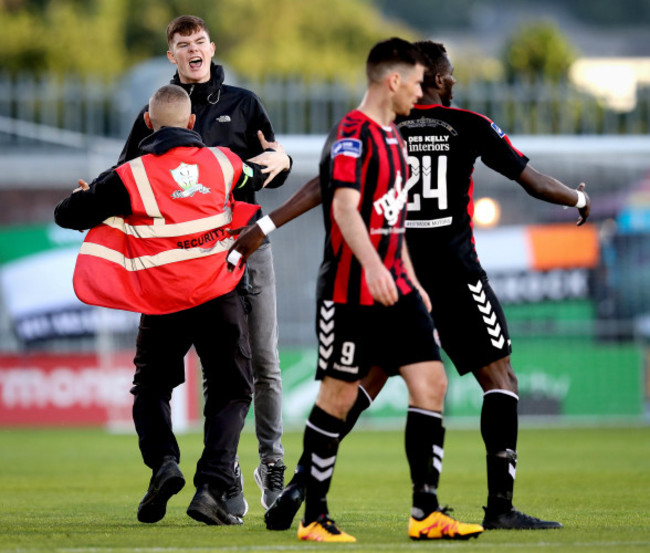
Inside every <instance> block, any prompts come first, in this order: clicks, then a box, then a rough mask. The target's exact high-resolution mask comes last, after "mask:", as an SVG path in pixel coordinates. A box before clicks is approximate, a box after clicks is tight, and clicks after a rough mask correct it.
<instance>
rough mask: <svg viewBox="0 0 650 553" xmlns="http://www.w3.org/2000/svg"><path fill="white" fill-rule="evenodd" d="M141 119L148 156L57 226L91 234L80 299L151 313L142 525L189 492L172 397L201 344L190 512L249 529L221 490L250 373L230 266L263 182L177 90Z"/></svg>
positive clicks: (139, 374)
mask: <svg viewBox="0 0 650 553" xmlns="http://www.w3.org/2000/svg"><path fill="white" fill-rule="evenodd" d="M144 119H145V122H146V124H147V126H149V127H150V128H152V129H153V130H154V133H153V134H151V135H150V136H149V137H147V138H146V139H145V140H143V141H142V142H141V144H140V147H141V149H142V150H143V151H145V152H147V154H146V155H143V156H142V157H139V158H136V159H133V160H131V161H130V162H128V163H125V164H123V165H120V166H119V167H117V168H115V169H114V170H111V171H108V172H104V173H103V174H102V175H101V176H100V177H99V178H98V179H97V180H95V181H94V182H92V183H91V184H90V186H89V185H87V184H86V183H85V182H84V181H83V180H80V181H79V184H80V188H77V189H76V190H75V191H74V192H73V193H72V194H71V195H70V196H68V197H67V198H66V199H64V200H63V201H61V202H60V203H59V205H57V207H56V209H55V212H54V219H55V221H56V223H57V224H58V225H59V226H61V227H64V228H71V229H76V230H85V229H91V230H90V231H89V232H88V234H87V236H86V238H85V240H84V243H83V245H82V247H81V250H80V253H79V256H78V258H77V263H76V266H75V272H74V277H73V284H74V288H75V292H76V294H77V296H78V297H79V299H81V300H82V301H83V302H85V303H88V304H91V305H99V306H103V307H110V308H115V309H124V310H128V311H136V312H139V313H142V315H141V319H140V327H139V331H138V337H137V344H136V355H135V359H134V362H135V367H136V370H135V376H134V380H133V384H134V386H133V388H132V389H131V393H132V394H133V395H134V398H135V399H134V405H133V420H134V423H135V428H136V431H137V434H138V441H139V446H140V451H141V453H142V457H143V459H144V462H145V464H146V465H147V466H148V467H149V468H151V469H152V477H151V480H150V483H149V489H148V490H147V493H146V495H145V496H144V498H143V499H142V501H141V502H140V504H139V506H138V520H139V521H141V522H148V523H153V522H157V521H159V520H161V519H162V518H163V517H164V516H165V512H166V507H167V501H168V500H169V498H170V497H171V496H172V495H174V494H176V493H178V492H179V491H180V490H181V488H182V487H183V486H184V484H185V479H184V477H183V474H182V473H181V471H180V469H179V466H178V463H179V461H180V450H179V447H178V443H177V441H176V438H175V436H174V433H173V431H172V424H171V408H170V400H171V396H172V391H173V389H174V388H175V387H176V386H178V385H179V384H181V383H182V382H183V381H184V379H185V375H184V364H183V359H184V356H185V355H186V354H187V352H188V351H189V349H190V347H191V346H192V345H194V346H195V348H196V351H197V353H198V356H199V358H200V361H201V367H202V370H203V377H204V381H205V383H206V387H207V394H206V401H205V408H204V416H205V436H204V444H205V445H204V449H203V452H202V455H201V458H200V459H199V461H198V463H197V468H196V473H195V476H194V484H195V486H196V488H197V491H196V494H195V495H194V498H193V499H192V502H191V503H190V506H189V508H188V511H187V513H188V515H189V516H190V517H192V518H194V519H196V520H198V521H201V522H204V523H206V524H242V520H241V518H239V517H236V516H234V515H232V514H230V513H228V512H227V510H226V508H225V505H224V497H223V493H224V491H225V490H227V489H228V488H230V487H232V485H233V483H234V482H233V480H234V474H233V464H234V460H235V454H236V451H237V446H238V443H239V437H240V434H241V430H242V428H243V425H244V418H245V417H246V414H247V413H248V409H249V406H250V402H251V396H252V368H251V355H250V347H249V336H248V325H247V312H246V306H245V303H244V298H243V297H242V296H241V295H240V294H239V293H238V291H237V285H238V283H239V282H240V280H241V278H242V275H243V271H241V270H240V271H233V272H232V273H230V272H228V271H227V270H226V261H225V256H226V254H227V252H228V249H229V247H230V246H231V245H232V242H233V239H232V237H231V236H230V235H229V234H228V233H227V232H226V229H227V228H231V227H232V228H237V227H239V226H241V225H242V224H244V225H245V224H246V223H247V222H248V221H249V220H251V218H253V217H254V216H255V213H256V211H257V209H258V208H259V206H255V205H251V204H244V203H241V202H237V201H235V200H234V199H233V196H232V191H233V189H234V188H237V187H244V186H250V187H255V188H256V189H260V188H261V187H262V185H263V183H264V180H265V178H266V175H264V174H263V173H262V169H263V167H261V166H259V165H255V164H245V163H243V162H242V160H241V159H240V158H239V157H238V156H236V155H235V154H234V153H233V152H231V151H230V150H229V149H227V148H209V147H207V146H205V144H204V143H203V142H202V141H201V137H200V135H199V134H197V133H196V132H194V131H193V130H192V128H193V127H194V123H195V120H196V116H195V115H193V114H192V113H191V102H190V98H189V96H188V94H187V92H185V90H183V89H182V88H181V87H179V86H177V85H167V86H163V87H162V88H160V89H159V90H157V91H156V92H155V93H154V95H153V96H152V97H151V99H150V100H149V111H148V112H147V113H145V114H144Z"/></svg>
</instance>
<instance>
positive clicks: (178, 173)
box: [170, 163, 210, 199]
mask: <svg viewBox="0 0 650 553" xmlns="http://www.w3.org/2000/svg"><path fill="white" fill-rule="evenodd" d="M170 172H171V174H172V177H174V180H175V181H176V184H178V186H179V187H180V188H181V190H177V191H176V192H174V193H173V194H172V198H174V199H177V198H188V197H190V198H191V197H192V196H194V194H195V193H196V192H200V193H201V194H208V193H209V192H210V189H209V188H207V187H205V186H203V185H202V184H200V183H199V166H198V165H196V164H194V165H188V164H187V163H181V164H180V165H179V166H178V167H176V169H172V170H171V171H170Z"/></svg>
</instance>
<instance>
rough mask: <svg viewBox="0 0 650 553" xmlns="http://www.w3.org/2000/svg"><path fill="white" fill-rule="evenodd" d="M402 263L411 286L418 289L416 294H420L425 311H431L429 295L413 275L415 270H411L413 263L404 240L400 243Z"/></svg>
mask: <svg viewBox="0 0 650 553" xmlns="http://www.w3.org/2000/svg"><path fill="white" fill-rule="evenodd" d="M402 262H403V263H404V269H405V270H406V274H407V275H408V277H409V279H411V282H412V283H413V286H415V287H416V288H417V289H418V292H420V295H421V296H422V301H423V302H424V305H425V306H426V308H427V311H431V298H430V297H429V294H427V291H426V290H425V289H424V288H423V286H422V285H421V284H420V281H419V280H418V277H417V275H416V274H415V269H414V268H413V263H412V262H411V256H410V255H409V249H408V246H407V245H406V240H404V242H403V243H402Z"/></svg>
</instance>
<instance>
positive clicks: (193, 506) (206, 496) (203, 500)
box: [187, 484, 244, 526]
mask: <svg viewBox="0 0 650 553" xmlns="http://www.w3.org/2000/svg"><path fill="white" fill-rule="evenodd" d="M187 514H188V515H189V516H191V517H192V518H193V519H194V520H198V521H199V522H204V523H205V524H209V525H212V526H214V525H234V524H244V521H243V520H242V519H241V518H240V517H237V516H234V515H232V514H231V513H229V512H228V508H227V506H226V501H225V499H224V496H223V494H219V493H213V492H212V491H210V487H209V486H208V484H202V485H201V486H199V487H198V488H197V490H196V493H195V494H194V497H193V498H192V502H191V503H190V506H189V507H188V508H187Z"/></svg>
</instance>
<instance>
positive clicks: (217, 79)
mask: <svg viewBox="0 0 650 553" xmlns="http://www.w3.org/2000/svg"><path fill="white" fill-rule="evenodd" d="M224 78H225V73H224V70H223V67H222V66H221V65H217V64H216V63H214V62H213V61H212V62H210V80H209V81H206V82H204V83H181V81H180V78H179V76H178V71H176V73H174V77H173V78H172V80H171V81H170V83H171V84H177V85H178V86H181V87H183V88H184V89H185V90H186V91H187V93H188V94H189V95H190V96H191V97H192V101H193V102H195V101H197V100H207V101H210V97H211V96H213V97H214V99H215V100H216V99H217V95H218V93H219V90H220V89H221V85H223V80H224ZM211 103H216V102H211Z"/></svg>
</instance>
